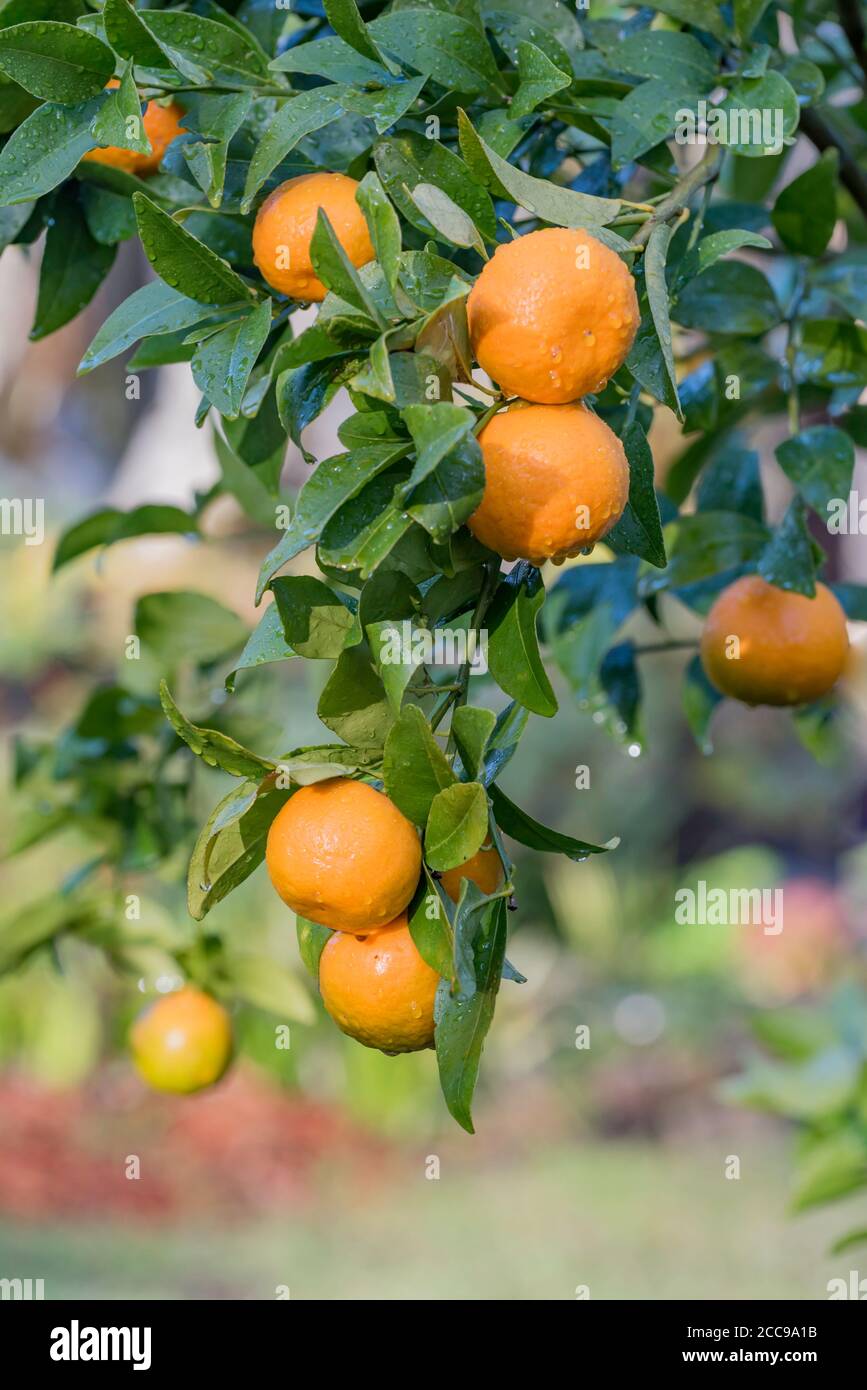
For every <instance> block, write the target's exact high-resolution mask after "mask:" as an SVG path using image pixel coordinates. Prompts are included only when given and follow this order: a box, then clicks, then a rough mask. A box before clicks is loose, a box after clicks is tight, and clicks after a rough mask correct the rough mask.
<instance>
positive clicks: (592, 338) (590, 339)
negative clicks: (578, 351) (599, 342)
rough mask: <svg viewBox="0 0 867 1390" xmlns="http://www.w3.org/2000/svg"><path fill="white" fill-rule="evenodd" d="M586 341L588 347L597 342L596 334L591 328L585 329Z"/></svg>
mask: <svg viewBox="0 0 867 1390" xmlns="http://www.w3.org/2000/svg"><path fill="white" fill-rule="evenodd" d="M584 341H585V342H586V344H587V346H588V347H593V345H594V344H595V342H596V334H595V333H594V332H593V331H592V330H591V329H589V328H585V329H584Z"/></svg>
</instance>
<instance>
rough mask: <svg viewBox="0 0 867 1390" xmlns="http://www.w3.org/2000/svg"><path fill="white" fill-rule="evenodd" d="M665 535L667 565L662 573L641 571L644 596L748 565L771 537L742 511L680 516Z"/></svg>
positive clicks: (666, 530)
mask: <svg viewBox="0 0 867 1390" xmlns="http://www.w3.org/2000/svg"><path fill="white" fill-rule="evenodd" d="M663 534H664V535H665V538H666V548H667V550H668V565H667V567H666V568H665V570H663V571H659V572H654V573H650V572H648V571H646V570H644V571H642V574H641V576H640V579H639V584H638V589H639V593H640V595H641V597H642V598H648V597H649V596H650V595H651V594H654V593H661V592H662V591H663V590H664V589H678V588H680V587H681V586H683V585H685V584H694V583H695V582H696V581H697V580H699V579H707V578H708V577H709V576H710V575H716V574H722V573H723V572H724V571H725V570H729V569H735V568H737V567H738V566H739V565H743V564H748V563H749V562H750V561H752V560H756V559H757V558H758V556H759V555H760V554H761V552H762V550H763V549H764V547H765V546H766V545H767V542H768V537H769V532H768V529H767V527H766V526H763V525H762V523H761V522H760V521H756V520H755V518H754V517H751V516H743V515H742V514H741V513H739V512H698V513H696V514H695V515H694V516H681V517H678V519H677V521H673V522H671V523H670V524H669V525H668V526H666V527H665V529H664V533H663Z"/></svg>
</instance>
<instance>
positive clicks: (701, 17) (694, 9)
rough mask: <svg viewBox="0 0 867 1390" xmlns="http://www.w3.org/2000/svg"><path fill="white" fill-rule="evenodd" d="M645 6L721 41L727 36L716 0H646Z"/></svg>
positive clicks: (724, 23)
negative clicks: (701, 30)
mask: <svg viewBox="0 0 867 1390" xmlns="http://www.w3.org/2000/svg"><path fill="white" fill-rule="evenodd" d="M647 8H648V9H649V10H658V11H659V13H660V14H667V15H669V16H670V17H671V18H672V19H679V20H680V21H681V23H682V24H691V25H693V26H694V27H695V28H696V29H704V30H705V32H706V33H708V34H713V36H714V38H715V39H720V40H721V41H722V42H725V40H726V39H727V38H728V33H727V31H726V22H725V18H724V17H723V15H722V14H721V13H720V9H719V5H718V4H717V0H647Z"/></svg>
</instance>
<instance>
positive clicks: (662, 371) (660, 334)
mask: <svg viewBox="0 0 867 1390" xmlns="http://www.w3.org/2000/svg"><path fill="white" fill-rule="evenodd" d="M671 237H672V228H671V226H670V225H669V224H668V223H661V224H660V225H659V226H658V227H654V229H653V231H652V232H651V233H650V239H649V240H648V243H647V250H646V251H645V253H644V283H645V286H646V289H647V302H648V306H649V308H650V323H649V324H648V323H647V322H646V321H645V323H643V324H642V331H641V332H640V334H639V336H638V339H637V340H636V343H635V345H634V347H633V348H632V351H631V352H630V354H629V357H628V359H627V363H626V365H627V367H628V368H629V370H630V371H631V372H632V373H633V375H634V376H635V377H636V379H637V380H638V381H640V382H641V384H642V386H644V387H645V389H646V390H648V391H650V392H651V394H652V395H654V396H655V397H656V398H657V400H660V401H662V402H663V404H664V405H668V406H670V407H671V409H672V410H673V411H674V412H675V414H676V415H677V417H678V419H679V420H683V410H682V409H681V405H680V397H679V396H678V392H677V369H676V368H675V365H674V348H673V347H672V342H671V319H670V317H669V304H668V286H667V283H666V278H665V263H666V257H667V255H668V248H669V244H670V242H671ZM648 351H650V354H651V357H650V361H648ZM660 363H661V365H660Z"/></svg>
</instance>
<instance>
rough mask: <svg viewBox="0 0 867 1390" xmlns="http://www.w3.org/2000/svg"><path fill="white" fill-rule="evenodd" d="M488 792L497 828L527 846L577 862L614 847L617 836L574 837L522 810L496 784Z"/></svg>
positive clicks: (616, 843) (617, 842) (616, 842)
mask: <svg viewBox="0 0 867 1390" xmlns="http://www.w3.org/2000/svg"><path fill="white" fill-rule="evenodd" d="M488 795H489V796H490V798H491V805H492V807H493V811H494V819H495V820H496V822H497V825H498V826H499V827H500V829H501V830H502V831H503V832H504V833H505V834H506V835H509V836H511V838H512V839H513V840H517V841H518V843H519V844H522V845H526V846H527V847H528V848H529V849H536V850H540V851H542V853H544V854H565V855H566V858H567V859H574V860H575V862H576V863H580V862H581V861H582V860H583V859H586V858H587V856H588V855H590V854H604V853H605V852H606V850H609V849H614V848H615V847H616V846H617V845H618V844H619V841H618V840H609V841H608V843H607V844H605V845H591V844H589V843H588V842H587V841H586V840H575V839H573V838H572V836H571V835H563V834H561V832H560V831H559V830H551V829H550V828H549V827H548V826H547V825H542V824H540V822H539V821H536V820H533V818H532V816H528V815H527V813H526V811H522V810H521V809H520V807H518V806H516V805H515V803H514V802H513V801H510V800H509V798H508V797H507V796H506V794H505V792H502V791H501V790H500V788H499V787H498V786H490V787H489V788H488Z"/></svg>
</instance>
